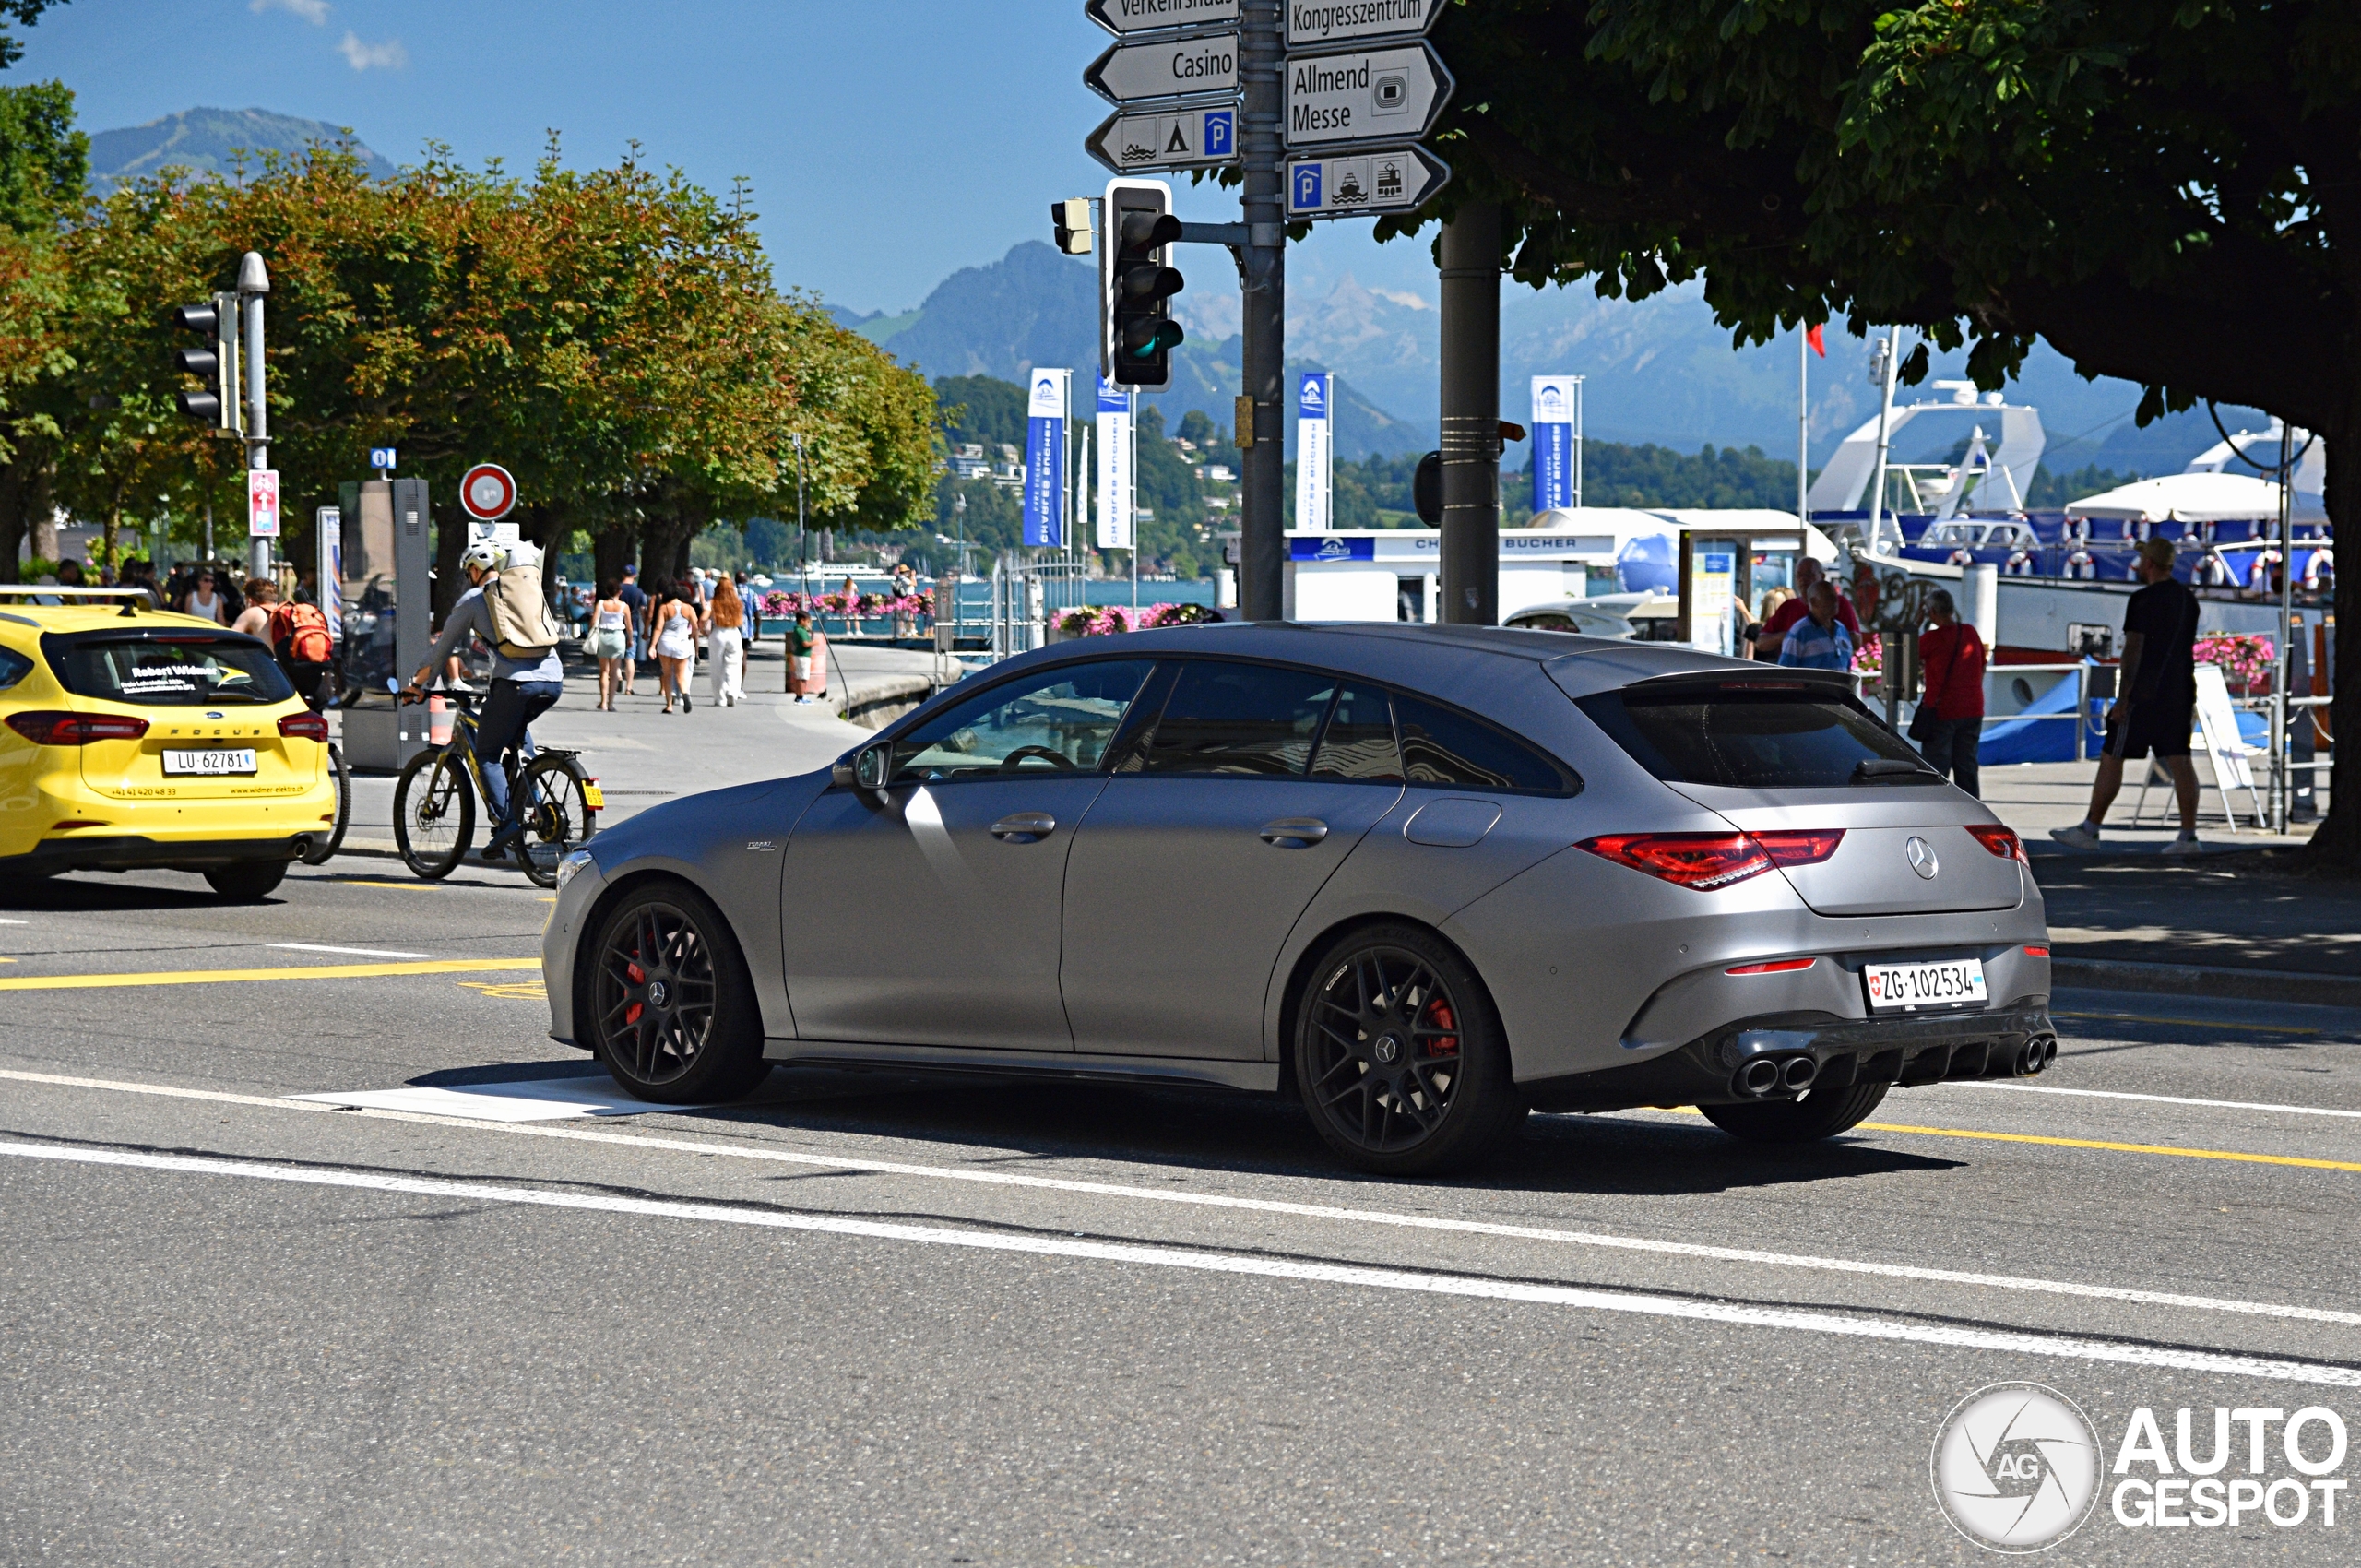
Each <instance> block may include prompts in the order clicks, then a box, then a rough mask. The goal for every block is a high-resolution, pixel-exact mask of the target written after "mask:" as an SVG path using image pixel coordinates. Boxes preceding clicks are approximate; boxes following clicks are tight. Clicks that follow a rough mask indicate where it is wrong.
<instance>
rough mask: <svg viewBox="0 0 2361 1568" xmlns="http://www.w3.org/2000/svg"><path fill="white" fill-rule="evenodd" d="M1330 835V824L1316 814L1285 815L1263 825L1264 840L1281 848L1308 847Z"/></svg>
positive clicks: (1276, 847)
mask: <svg viewBox="0 0 2361 1568" xmlns="http://www.w3.org/2000/svg"><path fill="white" fill-rule="evenodd" d="M1325 837H1328V825H1327V824H1326V823H1324V822H1323V821H1321V820H1320V819H1319V818H1318V817H1316V816H1283V817H1281V818H1280V819H1279V820H1278V821H1276V822H1266V823H1264V825H1263V842H1264V843H1265V844H1268V845H1270V846H1272V847H1273V848H1275V849H1310V848H1311V846H1312V845H1314V844H1317V843H1319V842H1320V841H1321V840H1322V839H1323V838H1325Z"/></svg>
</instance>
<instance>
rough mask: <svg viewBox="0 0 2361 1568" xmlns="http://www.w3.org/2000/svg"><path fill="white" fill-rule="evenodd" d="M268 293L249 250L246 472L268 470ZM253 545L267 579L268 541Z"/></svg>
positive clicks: (242, 279)
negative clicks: (264, 345)
mask: <svg viewBox="0 0 2361 1568" xmlns="http://www.w3.org/2000/svg"><path fill="white" fill-rule="evenodd" d="M269 292H270V274H269V273H268V272H267V270H265V268H264V267H263V264H262V257H261V255H258V254H257V253H255V252H254V251H248V252H247V253H246V254H245V256H244V258H243V259H242V260H241V261H240V262H239V263H238V303H239V306H240V311H241V314H242V315H243V317H244V319H243V322H242V323H241V325H242V326H243V327H244V328H245V338H246V342H245V352H244V354H243V355H242V356H241V357H242V358H243V360H244V361H245V372H246V469H247V470H248V471H249V472H259V471H261V470H263V469H267V468H269V467H270V405H269V402H268V400H267V398H265V397H264V395H263V362H262V302H263V296H264V295H266V294H267V293H269ZM252 543H253V546H254V575H255V576H257V577H267V576H270V540H267V539H256V540H253V541H252Z"/></svg>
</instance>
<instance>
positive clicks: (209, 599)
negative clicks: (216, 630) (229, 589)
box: [181, 571, 230, 626]
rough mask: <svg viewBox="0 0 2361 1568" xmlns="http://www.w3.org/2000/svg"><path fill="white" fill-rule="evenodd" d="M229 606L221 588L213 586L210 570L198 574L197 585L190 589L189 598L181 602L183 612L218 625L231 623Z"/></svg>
mask: <svg viewBox="0 0 2361 1568" xmlns="http://www.w3.org/2000/svg"><path fill="white" fill-rule="evenodd" d="M227 610H228V607H227V606H226V605H225V604H224V603H223V602H222V599H221V594H220V590H219V589H218V588H215V587H214V586H213V574H212V573H211V572H210V571H203V572H199V573H198V574H197V575H196V587H195V588H191V589H189V590H188V598H187V599H185V600H182V602H181V612H182V613H183V614H184V615H194V616H196V618H197V619H198V620H200V621H210V622H212V623H213V624H215V625H217V626H226V625H228V624H230V617H229V614H228V613H227Z"/></svg>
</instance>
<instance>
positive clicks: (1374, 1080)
mask: <svg viewBox="0 0 2361 1568" xmlns="http://www.w3.org/2000/svg"><path fill="white" fill-rule="evenodd" d="M1311 977H1312V978H1311V985H1310V987H1309V988H1308V990H1307V991H1306V992H1305V994H1304V997H1303V1000H1302V1003H1301V1004H1300V1005H1299V1007H1298V1009H1297V1024H1296V1042H1295V1052H1296V1054H1295V1076H1296V1086H1297V1089H1298V1091H1299V1093H1300V1094H1301V1095H1302V1097H1303V1102H1304V1106H1305V1108H1306V1109H1307V1110H1309V1111H1311V1119H1312V1123H1313V1125H1314V1126H1316V1127H1317V1128H1318V1129H1319V1131H1320V1135H1321V1136H1322V1137H1323V1138H1324V1139H1325V1140H1327V1143H1328V1146H1330V1147H1331V1148H1333V1149H1335V1151H1336V1152H1337V1153H1338V1154H1340V1155H1342V1156H1344V1158H1347V1160H1350V1161H1351V1162H1352V1163H1353V1164H1355V1165H1358V1166H1359V1167H1360V1168H1361V1169H1362V1170H1370V1171H1376V1172H1380V1173H1382V1174H1387V1175H1411V1174H1426V1173H1432V1172H1437V1171H1442V1170H1455V1169H1458V1168H1461V1167H1464V1166H1466V1165H1469V1164H1472V1163H1474V1162H1475V1161H1477V1160H1479V1159H1482V1158H1485V1157H1486V1156H1488V1155H1489V1154H1491V1153H1493V1152H1495V1151H1496V1150H1497V1148H1498V1147H1499V1146H1500V1144H1501V1141H1502V1136H1503V1134H1506V1133H1507V1132H1508V1131H1509V1130H1510V1129H1511V1128H1512V1127H1513V1126H1514V1125H1515V1123H1517V1122H1519V1121H1520V1120H1522V1118H1523V1116H1524V1112H1525V1105H1524V1102H1523V1100H1522V1099H1519V1098H1518V1096H1517V1093H1516V1086H1515V1085H1514V1084H1513V1082H1512V1081H1511V1078H1510V1072H1509V1060H1508V1048H1507V1042H1506V1040H1505V1039H1503V1038H1502V1035H1501V1027H1500V1023H1499V1020H1498V1016H1497V1015H1496V1014H1495V1013H1494V1011H1493V1008H1492V1000H1491V997H1490V995H1489V993H1487V992H1486V991H1485V990H1484V986H1483V982H1482V981H1481V980H1477V978H1476V975H1475V973H1474V971H1473V970H1471V969H1469V968H1468V967H1467V965H1466V964H1465V962H1464V961H1463V960H1462V959H1461V958H1460V957H1459V956H1458V955H1457V954H1455V953H1453V951H1452V950H1451V948H1450V947H1449V946H1448V945H1446V944H1444V943H1442V941H1441V940H1440V939H1438V938H1436V937H1435V936H1434V935H1432V934H1431V933H1430V932H1426V931H1424V930H1422V929H1420V928H1418V927H1416V926H1382V927H1377V928H1374V929H1371V930H1367V931H1362V932H1351V933H1348V934H1347V936H1346V937H1345V938H1344V939H1342V940H1341V941H1339V942H1338V943H1336V944H1334V945H1333V946H1331V947H1330V948H1329V949H1328V951H1326V952H1325V953H1323V955H1322V956H1321V958H1320V960H1319V962H1318V963H1317V964H1316V965H1314V966H1313V968H1312V970H1311Z"/></svg>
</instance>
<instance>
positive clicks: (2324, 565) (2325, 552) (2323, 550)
mask: <svg viewBox="0 0 2361 1568" xmlns="http://www.w3.org/2000/svg"><path fill="white" fill-rule="evenodd" d="M2304 591H2305V592H2307V593H2333V592H2335V591H2336V552H2334V551H2332V550H2331V549H2329V548H2328V547H2327V546H2326V545H2322V546H2321V547H2320V548H2319V549H2318V550H2315V551H2313V552H2312V558H2311V559H2310V560H2308V561H2307V562H2305V563H2304Z"/></svg>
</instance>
